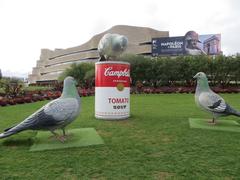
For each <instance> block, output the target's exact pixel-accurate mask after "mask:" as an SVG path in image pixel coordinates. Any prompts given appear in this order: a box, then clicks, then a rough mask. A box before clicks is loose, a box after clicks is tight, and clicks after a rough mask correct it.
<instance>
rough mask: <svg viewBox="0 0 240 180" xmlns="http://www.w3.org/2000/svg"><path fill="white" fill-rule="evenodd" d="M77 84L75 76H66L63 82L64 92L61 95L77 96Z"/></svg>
mask: <svg viewBox="0 0 240 180" xmlns="http://www.w3.org/2000/svg"><path fill="white" fill-rule="evenodd" d="M76 85H77V82H76V80H75V79H74V78H73V77H71V76H68V77H66V78H65V79H64V82H63V92H62V96H61V97H76V96H77V95H78V91H77V88H76Z"/></svg>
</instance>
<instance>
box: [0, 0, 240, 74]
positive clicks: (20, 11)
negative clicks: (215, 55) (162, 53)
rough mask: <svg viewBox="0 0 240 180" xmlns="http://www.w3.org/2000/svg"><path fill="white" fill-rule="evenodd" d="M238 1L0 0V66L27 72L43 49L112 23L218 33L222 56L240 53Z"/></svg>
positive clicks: (75, 41)
mask: <svg viewBox="0 0 240 180" xmlns="http://www.w3.org/2000/svg"><path fill="white" fill-rule="evenodd" d="M239 7H240V2H239V1H238V0H211V1H209V0H201V1H200V0H182V1H178V0H168V1H165V0H139V1H136V0H135V1H134V0H133V1H129V0H121V1H111V0H102V1H98V0H88V1H79V0H50V1H49V0H35V1H32V0H21V1H19V0H0V22H1V29H0V49H1V53H0V68H1V69H2V70H4V71H11V72H24V73H25V74H26V73H30V72H31V70H32V67H34V66H35V65H36V60H38V59H39V56H40V50H41V48H49V49H54V48H68V47H73V46H78V45H80V44H82V43H85V42H86V41H88V40H89V39H90V38H91V37H92V36H93V35H95V34H97V33H101V32H102V31H105V30H107V29H109V28H111V27H112V26H114V25H118V24H125V25H134V26H145V27H151V28H155V29H158V30H168V31H170V35H171V36H182V35H184V34H185V33H186V32H187V31H189V30H195V31H196V32H198V33H199V34H209V33H221V34H222V47H223V50H224V51H225V52H224V53H226V54H233V53H236V52H240V49H239V48H240V37H239V36H238V30H239V28H240V23H239V21H238V17H239Z"/></svg>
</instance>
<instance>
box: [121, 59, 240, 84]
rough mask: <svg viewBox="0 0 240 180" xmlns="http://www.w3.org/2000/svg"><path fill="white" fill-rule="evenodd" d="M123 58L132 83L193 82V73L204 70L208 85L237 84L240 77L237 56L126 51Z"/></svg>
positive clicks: (239, 60)
mask: <svg viewBox="0 0 240 180" xmlns="http://www.w3.org/2000/svg"><path fill="white" fill-rule="evenodd" d="M121 60H122V61H127V62H130V63H131V78H132V81H133V85H134V86H136V85H137V84H138V83H139V82H141V83H143V84H144V85H147V86H153V87H160V86H176V85H177V86H179V85H180V86H192V85H193V78H192V77H193V76H194V75H195V74H196V73H197V72H200V71H202V72H205V73H206V74H207V76H208V78H209V80H210V85H212V86H216V85H222V86H223V87H224V86H229V85H230V84H231V85H233V84H234V85H238V83H239V81H240V70H239V69H240V57H239V56H238V57H231V56H215V57H209V56H178V57H175V58H173V57H158V58H150V57H143V56H135V55H126V56H124V57H122V58H121Z"/></svg>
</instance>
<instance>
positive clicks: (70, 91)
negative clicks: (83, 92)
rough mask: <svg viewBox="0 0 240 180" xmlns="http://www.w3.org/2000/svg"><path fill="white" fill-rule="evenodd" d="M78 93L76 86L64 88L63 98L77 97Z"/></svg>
mask: <svg viewBox="0 0 240 180" xmlns="http://www.w3.org/2000/svg"><path fill="white" fill-rule="evenodd" d="M77 96H79V95H78V92H77V88H76V87H75V86H74V85H71V86H64V87H63V92H62V97H64V98H67V97H73V98H75V97H77Z"/></svg>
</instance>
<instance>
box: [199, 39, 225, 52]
mask: <svg viewBox="0 0 240 180" xmlns="http://www.w3.org/2000/svg"><path fill="white" fill-rule="evenodd" d="M220 45H221V43H220V39H219V38H218V37H217V36H216V35H213V36H211V37H210V38H208V39H206V40H205V41H204V42H203V50H204V51H205V52H206V53H207V54H209V55H216V54H220V53H221V46H220Z"/></svg>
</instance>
